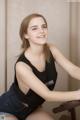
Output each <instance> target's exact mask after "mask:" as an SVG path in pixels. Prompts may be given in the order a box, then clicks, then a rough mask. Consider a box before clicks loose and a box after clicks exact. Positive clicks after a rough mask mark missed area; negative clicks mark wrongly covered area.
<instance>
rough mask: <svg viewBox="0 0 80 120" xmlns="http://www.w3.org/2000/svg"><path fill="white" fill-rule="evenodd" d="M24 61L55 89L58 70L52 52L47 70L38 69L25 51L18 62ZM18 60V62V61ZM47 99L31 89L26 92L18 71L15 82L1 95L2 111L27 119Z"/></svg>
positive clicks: (22, 119) (49, 86)
mask: <svg viewBox="0 0 80 120" xmlns="http://www.w3.org/2000/svg"><path fill="white" fill-rule="evenodd" d="M19 61H22V62H24V63H26V64H28V65H29V66H30V67H31V68H32V70H33V73H34V74H35V75H36V76H37V77H38V78H39V79H40V80H41V81H42V82H43V83H44V84H45V85H46V86H47V87H48V88H49V89H50V90H53V89H54V86H55V83H56V79H57V72H56V68H55V60H54V58H53V56H52V54H51V57H50V62H46V66H45V71H43V72H40V71H38V70H37V69H36V68H35V66H33V65H32V64H31V62H30V61H29V60H28V59H27V58H26V57H25V55H24V53H23V54H22V55H21V56H20V57H19V58H18V60H17V62H19ZM17 62H16V63H17ZM44 101H45V100H44V99H43V98H41V97H40V96H39V95H37V94H36V93H35V92H34V91H32V90H31V89H30V90H29V91H28V93H26V94H24V93H23V92H22V91H21V90H20V89H19V86H18V82H17V78H16V71H15V77H14V83H13V84H12V86H11V87H10V89H9V91H8V92H6V93H4V94H3V95H2V96H0V112H7V113H11V114H13V115H15V116H16V117H17V118H18V119H19V120H25V118H26V117H27V116H28V115H29V114H30V113H31V112H32V111H34V110H35V109H36V108H37V107H38V106H40V105H41V104H42V103H43V102H44Z"/></svg>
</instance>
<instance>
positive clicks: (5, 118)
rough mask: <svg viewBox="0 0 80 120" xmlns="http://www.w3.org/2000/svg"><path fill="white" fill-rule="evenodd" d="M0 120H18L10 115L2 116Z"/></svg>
mask: <svg viewBox="0 0 80 120" xmlns="http://www.w3.org/2000/svg"><path fill="white" fill-rule="evenodd" d="M0 120H18V119H17V118H16V117H15V116H14V115H11V114H8V113H4V114H3V113H2V114H0Z"/></svg>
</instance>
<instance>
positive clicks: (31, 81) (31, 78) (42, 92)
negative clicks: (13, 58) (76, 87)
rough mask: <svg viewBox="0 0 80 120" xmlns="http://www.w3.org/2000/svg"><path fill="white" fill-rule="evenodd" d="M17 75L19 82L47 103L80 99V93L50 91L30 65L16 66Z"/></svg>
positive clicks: (21, 63)
mask: <svg viewBox="0 0 80 120" xmlns="http://www.w3.org/2000/svg"><path fill="white" fill-rule="evenodd" d="M16 75H17V78H18V82H19V81H22V82H23V83H24V84H25V85H26V86H28V87H29V88H30V89H32V90H33V91H34V92H35V93H37V94H38V95H39V96H41V97H42V98H44V99H45V100H46V101H70V100H79V99H80V91H73V92H56V91H50V90H49V89H48V88H47V87H46V85H45V84H44V83H43V82H41V81H40V80H39V79H38V78H37V77H36V76H35V74H34V73H33V72H32V70H31V69H29V68H28V65H26V64H25V63H23V62H18V63H17V64H16Z"/></svg>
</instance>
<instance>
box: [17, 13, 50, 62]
mask: <svg viewBox="0 0 80 120" xmlns="http://www.w3.org/2000/svg"><path fill="white" fill-rule="evenodd" d="M36 17H41V18H43V20H44V22H45V24H46V25H47V21H46V19H45V18H44V16H42V15H41V14H38V13H33V14H30V15H28V16H27V17H25V18H24V19H23V21H22V23H21V26H20V31H19V34H20V38H21V40H22V45H21V48H22V49H23V52H25V50H26V49H27V48H28V47H29V46H30V44H29V41H28V39H26V38H25V37H24V35H25V34H26V33H27V28H28V25H29V23H30V21H31V20H32V19H33V18H36ZM44 54H45V58H46V60H47V61H48V62H49V59H50V50H49V46H48V44H47V43H46V44H44Z"/></svg>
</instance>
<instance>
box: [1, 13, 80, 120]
mask: <svg viewBox="0 0 80 120" xmlns="http://www.w3.org/2000/svg"><path fill="white" fill-rule="evenodd" d="M20 37H21V40H22V48H23V52H22V54H21V55H20V57H19V58H18V60H17V62H16V65H15V78H14V83H13V84H12V86H11V87H10V89H9V91H8V92H6V93H4V94H3V95H2V96H1V97H0V112H1V114H2V113H3V115H4V116H5V118H6V119H8V120H9V119H10V120H17V119H19V120H26V119H27V120H53V117H52V116H51V115H50V114H49V113H47V112H45V111H44V110H43V109H42V107H41V105H42V103H43V102H44V101H45V100H46V101H70V100H79V99H80V91H79V90H76V91H71V92H59V91H52V90H53V89H54V86H55V83H56V78H57V71H56V68H55V62H57V63H58V64H59V65H60V66H61V67H63V68H64V70H66V71H67V72H68V73H69V75H71V76H72V77H74V78H76V79H78V80H80V68H79V67H77V66H75V65H74V64H72V63H71V62H70V61H69V60H67V59H66V58H65V57H64V56H63V55H62V54H61V52H60V51H59V50H58V49H57V48H56V47H55V45H53V44H51V43H48V41H47V39H48V25H47V22H46V19H45V18H44V17H43V16H42V15H40V14H31V15H29V16H27V17H26V18H24V20H23V21H22V23H21V27H20Z"/></svg>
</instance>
